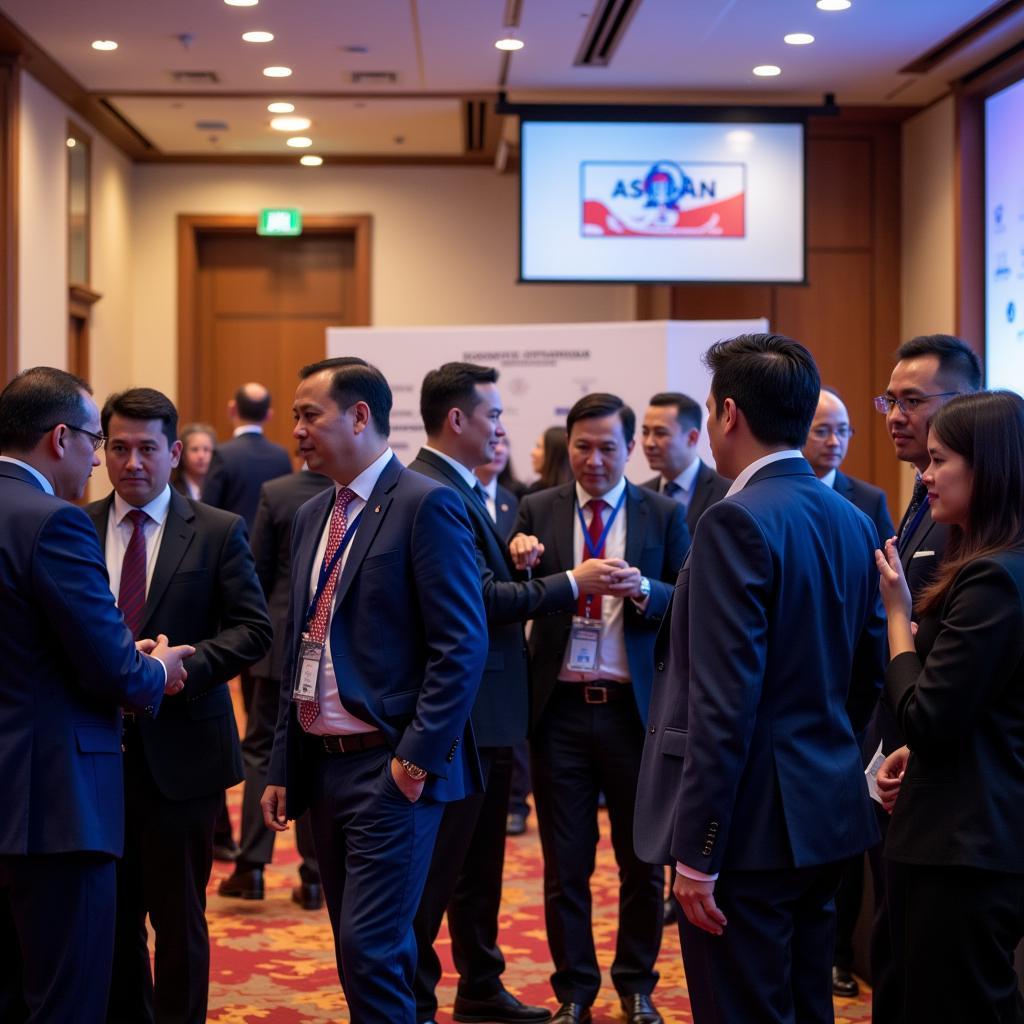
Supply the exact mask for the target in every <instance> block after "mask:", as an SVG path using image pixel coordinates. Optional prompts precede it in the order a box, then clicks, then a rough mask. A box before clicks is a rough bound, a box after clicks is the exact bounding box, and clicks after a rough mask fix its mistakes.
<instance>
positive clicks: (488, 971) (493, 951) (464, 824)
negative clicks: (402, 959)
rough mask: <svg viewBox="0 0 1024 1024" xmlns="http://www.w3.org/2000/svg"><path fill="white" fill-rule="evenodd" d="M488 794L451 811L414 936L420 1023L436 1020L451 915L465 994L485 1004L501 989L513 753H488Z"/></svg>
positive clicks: (484, 758) (483, 759)
mask: <svg viewBox="0 0 1024 1024" xmlns="http://www.w3.org/2000/svg"><path fill="white" fill-rule="evenodd" d="M480 763H481V765H482V766H483V770H484V779H485V789H484V792H483V793H474V794H473V795H472V796H469V797H466V799H465V800H458V801H456V802H455V803H450V804H447V805H446V806H445V809H444V814H443V815H442V817H441V827H440V829H439V830H438V833H437V843H436V844H435V845H434V856H433V859H432V860H431V863H430V872H429V873H428V875H427V882H426V885H425V886H424V889H423V898H422V899H421V900H420V906H419V909H418V910H417V911H416V918H415V920H414V921H413V931H414V932H415V935H416V945H417V948H418V951H419V952H418V958H417V963H416V983H415V992H416V1016H417V1019H418V1020H421V1021H424V1020H430V1019H432V1018H433V1017H434V1016H435V1015H436V1013H437V997H436V996H435V994H434V993H435V990H436V988H437V983H438V982H439V981H440V980H441V961H440V960H439V959H438V956H437V954H436V953H435V952H434V948H433V947H434V941H435V940H436V939H437V933H438V931H440V928H441V919H442V918H443V917H444V915H445V912H446V911H447V914H448V933H449V935H450V936H451V941H452V958H453V959H454V961H455V967H456V969H457V970H458V972H459V994H460V995H463V996H467V997H469V998H470V999H486V998H488V997H490V996H493V995H496V994H497V993H498V992H499V991H500V990H501V987H502V985H501V975H502V972H503V971H504V970H505V958H504V957H503V956H502V955H501V950H500V949H498V912H499V910H500V909H501V876H502V871H503V869H504V866H505V818H506V816H507V814H508V794H509V786H510V783H511V780H512V751H511V748H510V747H481V748H480Z"/></svg>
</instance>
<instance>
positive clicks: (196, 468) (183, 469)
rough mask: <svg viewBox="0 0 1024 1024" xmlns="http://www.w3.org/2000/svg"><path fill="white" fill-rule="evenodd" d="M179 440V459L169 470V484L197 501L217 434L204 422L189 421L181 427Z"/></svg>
mask: <svg viewBox="0 0 1024 1024" xmlns="http://www.w3.org/2000/svg"><path fill="white" fill-rule="evenodd" d="M180 440H181V460H180V461H179V462H178V465H177V467H176V468H175V469H173V470H172V471H171V486H172V487H174V488H175V489H176V490H179V491H181V493H182V494H184V495H185V497H186V498H194V499H195V500H196V501H198V500H199V496H200V495H201V494H202V493H203V481H204V480H205V479H206V474H207V473H209V471H210V460H211V459H212V458H213V453H214V451H215V449H216V448H217V434H216V432H215V431H214V429H213V427H211V426H208V425H207V424H206V423H189V424H187V425H186V426H184V427H182V428H181V434H180Z"/></svg>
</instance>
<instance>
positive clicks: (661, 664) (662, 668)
mask: <svg viewBox="0 0 1024 1024" xmlns="http://www.w3.org/2000/svg"><path fill="white" fill-rule="evenodd" d="M657 669H658V671H659V672H664V671H665V662H663V661H659V662H658V664H657Z"/></svg>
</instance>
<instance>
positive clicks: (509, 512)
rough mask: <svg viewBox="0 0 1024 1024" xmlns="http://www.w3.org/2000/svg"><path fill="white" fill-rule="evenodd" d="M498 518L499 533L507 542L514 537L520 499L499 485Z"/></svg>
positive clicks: (496, 497) (497, 497) (497, 495)
mask: <svg viewBox="0 0 1024 1024" xmlns="http://www.w3.org/2000/svg"><path fill="white" fill-rule="evenodd" d="M495 499H496V504H497V512H498V517H497V520H496V525H497V527H498V533H500V534H501V536H502V537H504V538H505V539H506V540H508V538H509V537H511V536H512V527H513V526H515V525H516V514H517V513H518V512H519V499H518V498H517V497H516V496H515V495H514V494H513V493H512V492H511V491H510V490H508V489H507V488H505V487H502V486H501V484H498V488H497V490H496V492H495Z"/></svg>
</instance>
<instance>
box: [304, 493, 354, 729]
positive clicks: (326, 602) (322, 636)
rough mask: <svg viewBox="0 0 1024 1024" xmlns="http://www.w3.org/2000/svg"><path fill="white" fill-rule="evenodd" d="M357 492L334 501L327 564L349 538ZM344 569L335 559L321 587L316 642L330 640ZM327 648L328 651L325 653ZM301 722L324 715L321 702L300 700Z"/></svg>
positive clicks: (313, 629)
mask: <svg viewBox="0 0 1024 1024" xmlns="http://www.w3.org/2000/svg"><path fill="white" fill-rule="evenodd" d="M355 497H356V492H355V491H352V490H349V488H347V487H342V489H341V490H340V491H338V497H337V498H336V499H335V501H334V510H333V511H332V512H331V523H330V526H329V527H328V528H327V548H326V550H325V551H324V562H323V564H324V565H328V564H330V561H331V559H332V558H333V557H334V553H335V552H336V551H337V550H338V548H339V547H340V546H341V542H342V541H343V540H344V539H345V532H346V530H348V506H349V505H350V504H351V502H352V499H353V498H355ZM340 573H341V559H340V558H339V559H338V561H337V562H336V563H335V566H334V568H333V569H332V570H331V575H330V576H328V577H327V582H326V583H325V584H324V589H323V590H321V591H320V598H319V600H318V601H317V603H316V609H315V611H314V612H313V621H312V622H311V623H310V624H309V638H310V640H312V641H313V642H314V643H318V644H323V643H326V640H327V623H328V621H329V620H330V618H331V608H332V607H333V605H334V591H335V588H336V587H337V585H338V576H339V575H340ZM326 653H327V652H326V651H325V652H324V654H326ZM298 703H299V724H300V725H301V726H302V728H303V729H307V730H308V729H309V727H310V726H311V725H312V724H313V723H314V722H315V721H316V720H317V718H318V717H319V715H320V702H319V701H315V700H300V701H299V702H298Z"/></svg>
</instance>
